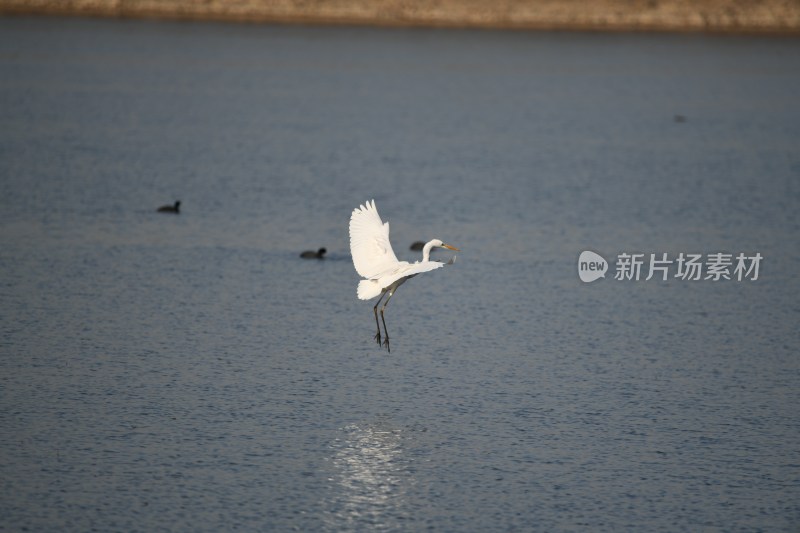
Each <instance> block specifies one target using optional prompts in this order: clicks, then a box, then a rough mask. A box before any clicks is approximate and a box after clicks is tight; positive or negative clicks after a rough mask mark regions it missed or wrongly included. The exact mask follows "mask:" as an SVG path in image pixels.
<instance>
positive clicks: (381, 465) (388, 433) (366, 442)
mask: <svg viewBox="0 0 800 533" xmlns="http://www.w3.org/2000/svg"><path fill="white" fill-rule="evenodd" d="M342 432H343V433H344V436H343V437H342V438H337V439H336V440H335V441H334V443H333V444H332V445H331V448H332V449H333V450H334V455H333V458H332V462H333V464H334V466H335V469H336V477H335V478H334V480H335V482H336V483H337V484H338V485H339V487H340V489H341V490H340V491H338V492H339V498H338V501H335V502H331V503H332V505H331V506H330V508H331V509H333V510H334V513H333V514H332V515H329V524H328V525H329V526H331V527H342V526H345V527H347V528H352V527H356V526H357V525H362V526H363V525H364V524H369V525H370V526H371V527H375V528H378V529H382V528H385V527H387V526H388V524H389V522H390V521H391V519H394V518H397V517H400V516H403V515H405V514H406V509H405V508H406V503H407V502H406V495H407V494H408V492H409V490H411V488H412V487H413V486H414V484H415V483H416V480H415V478H414V475H413V471H412V470H411V469H409V468H408V463H407V460H406V458H405V455H404V449H403V445H402V431H401V430H400V429H397V428H394V427H392V426H391V425H390V424H388V423H386V422H385V421H379V422H377V423H374V424H366V425H358V424H350V425H348V426H346V427H344V428H342Z"/></svg>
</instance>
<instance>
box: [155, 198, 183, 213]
mask: <svg viewBox="0 0 800 533" xmlns="http://www.w3.org/2000/svg"><path fill="white" fill-rule="evenodd" d="M156 211H158V212H159V213H175V214H176V215H177V214H180V212H181V202H180V201H177V202H175V205H162V206H161V207H159V208H158V209H156Z"/></svg>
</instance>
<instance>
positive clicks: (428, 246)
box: [422, 241, 433, 263]
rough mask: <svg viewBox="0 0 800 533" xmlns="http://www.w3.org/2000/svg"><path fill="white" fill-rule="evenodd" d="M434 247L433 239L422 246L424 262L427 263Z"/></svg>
mask: <svg viewBox="0 0 800 533" xmlns="http://www.w3.org/2000/svg"><path fill="white" fill-rule="evenodd" d="M432 248H433V241H430V242H428V243H426V244H425V246H423V247H422V262H423V263H427V262H428V261H430V258H431V249H432Z"/></svg>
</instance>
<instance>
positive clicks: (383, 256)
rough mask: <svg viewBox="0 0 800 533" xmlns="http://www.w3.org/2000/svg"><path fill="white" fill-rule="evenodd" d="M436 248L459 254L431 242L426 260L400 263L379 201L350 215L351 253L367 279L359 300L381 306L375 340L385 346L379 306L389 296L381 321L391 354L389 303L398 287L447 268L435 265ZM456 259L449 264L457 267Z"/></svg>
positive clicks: (424, 252)
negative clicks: (387, 316) (393, 248)
mask: <svg viewBox="0 0 800 533" xmlns="http://www.w3.org/2000/svg"><path fill="white" fill-rule="evenodd" d="M434 247H438V248H447V249H448V250H454V251H456V252H459V251H460V250H459V249H458V248H455V247H453V246H450V245H449V244H445V243H443V242H442V241H440V240H439V239H433V240H432V241H428V242H427V243H426V244H425V246H423V248H422V260H421V261H417V262H415V263H409V262H407V261H398V260H397V257H396V256H395V255H394V251H393V250H392V244H391V243H390V242H389V223H388V222H386V223H384V222H383V221H382V220H381V217H380V215H379V214H378V209H377V208H376V207H375V200H372V202H367V203H366V204H364V205H362V206H359V207H357V208H356V209H354V210H353V214H352V215H350V253H351V254H352V256H353V265H354V266H355V267H356V271H357V272H358V273H359V275H360V276H361V277H363V278H366V279H362V280H361V281H360V282H359V283H358V291H357V294H358V297H359V299H361V300H371V299H372V298H375V297H376V296H380V298H378V303H376V304H375V307H373V308H372V311H373V313H374V314H375V326H376V327H377V328H378V332H377V333H376V334H375V340H376V341H377V342H378V346H380V345H381V326H380V323H378V306H379V305H380V303H381V300H383V297H384V296H386V295H387V294H388V295H389V296H388V297H387V298H386V301H385V302H384V303H383V307H381V321H382V322H383V332H384V338H383V346H386V349H387V350H389V351H390V352H391V351H392V350H391V349H390V347H389V332H388V331H387V330H386V319H385V318H384V316H383V313H384V311H386V306H387V305H389V300H391V299H392V296H393V295H394V292H395V291H396V290H397V287H399V286H400V285H402V284H403V283H405V282H406V281H408V280H409V279H411V278H413V277H414V276H416V275H417V274H421V273H422V272H428V271H430V270H436V269H437V268H441V267H443V266H444V265H445V263H440V262H439V261H431V260H430V255H431V249H432V248H434ZM454 259H455V257H453V259H451V260H450V261H449V262H448V263H447V264H453V261H454Z"/></svg>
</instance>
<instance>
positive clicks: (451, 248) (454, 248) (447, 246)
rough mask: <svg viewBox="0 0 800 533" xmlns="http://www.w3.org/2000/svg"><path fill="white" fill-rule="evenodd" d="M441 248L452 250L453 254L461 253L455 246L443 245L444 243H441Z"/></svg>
mask: <svg viewBox="0 0 800 533" xmlns="http://www.w3.org/2000/svg"><path fill="white" fill-rule="evenodd" d="M442 248H447V249H448V250H453V251H454V252H460V251H461V250H459V249H458V248H456V247H455V246H450V245H449V244H444V243H442Z"/></svg>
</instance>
